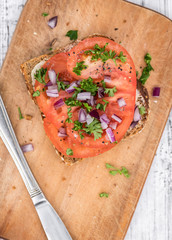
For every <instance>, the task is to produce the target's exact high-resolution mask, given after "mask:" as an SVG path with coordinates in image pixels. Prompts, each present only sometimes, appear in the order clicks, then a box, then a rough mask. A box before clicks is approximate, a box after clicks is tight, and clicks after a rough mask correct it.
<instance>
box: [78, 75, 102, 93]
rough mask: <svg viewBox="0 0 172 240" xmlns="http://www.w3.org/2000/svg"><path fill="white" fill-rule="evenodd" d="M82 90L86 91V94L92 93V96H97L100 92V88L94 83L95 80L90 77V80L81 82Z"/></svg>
mask: <svg viewBox="0 0 172 240" xmlns="http://www.w3.org/2000/svg"><path fill="white" fill-rule="evenodd" d="M80 88H81V89H83V90H85V91H86V92H91V95H93V96H95V95H96V93H97V91H98V86H97V84H96V83H94V82H93V79H92V78H91V77H89V78H88V79H84V80H82V81H81V82H80Z"/></svg>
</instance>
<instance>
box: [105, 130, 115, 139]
mask: <svg viewBox="0 0 172 240" xmlns="http://www.w3.org/2000/svg"><path fill="white" fill-rule="evenodd" d="M106 133H107V135H108V138H109V140H110V141H111V142H112V143H113V142H115V141H116V139H115V135H114V133H113V131H112V129H111V128H107V129H106Z"/></svg>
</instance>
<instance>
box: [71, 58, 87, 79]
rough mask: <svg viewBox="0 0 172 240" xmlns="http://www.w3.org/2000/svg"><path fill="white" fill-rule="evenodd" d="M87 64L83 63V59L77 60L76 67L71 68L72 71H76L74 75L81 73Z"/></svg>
mask: <svg viewBox="0 0 172 240" xmlns="http://www.w3.org/2000/svg"><path fill="white" fill-rule="evenodd" d="M86 68H87V65H84V61H81V62H77V63H76V67H74V68H73V72H74V73H76V75H79V76H80V75H81V71H82V70H83V69H86Z"/></svg>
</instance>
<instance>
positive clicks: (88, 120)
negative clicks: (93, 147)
mask: <svg viewBox="0 0 172 240" xmlns="http://www.w3.org/2000/svg"><path fill="white" fill-rule="evenodd" d="M92 121H93V118H92V117H91V116H90V114H87V117H86V122H87V124H88V125H89V124H90V123H92Z"/></svg>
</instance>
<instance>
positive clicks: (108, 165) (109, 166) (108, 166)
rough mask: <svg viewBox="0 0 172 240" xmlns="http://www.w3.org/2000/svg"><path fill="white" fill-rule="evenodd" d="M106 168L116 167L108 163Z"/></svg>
mask: <svg viewBox="0 0 172 240" xmlns="http://www.w3.org/2000/svg"><path fill="white" fill-rule="evenodd" d="M106 168H115V167H114V166H113V165H111V164H109V163H106Z"/></svg>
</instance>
